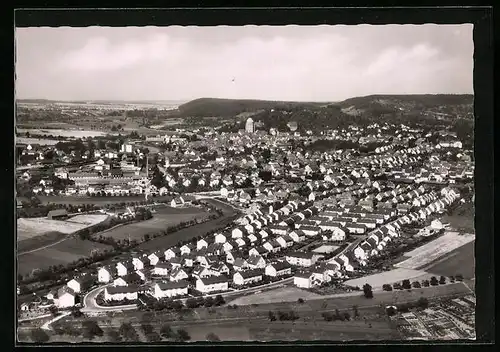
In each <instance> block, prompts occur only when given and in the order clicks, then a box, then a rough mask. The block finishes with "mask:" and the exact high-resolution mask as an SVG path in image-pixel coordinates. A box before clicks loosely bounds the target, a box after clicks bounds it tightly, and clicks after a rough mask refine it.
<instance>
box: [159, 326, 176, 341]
mask: <svg viewBox="0 0 500 352" xmlns="http://www.w3.org/2000/svg"><path fill="white" fill-rule="evenodd" d="M160 334H161V336H162V337H164V338H166V339H169V338H171V337H173V336H174V331H173V330H172V328H171V327H170V325H168V324H164V325H162V327H161V329H160Z"/></svg>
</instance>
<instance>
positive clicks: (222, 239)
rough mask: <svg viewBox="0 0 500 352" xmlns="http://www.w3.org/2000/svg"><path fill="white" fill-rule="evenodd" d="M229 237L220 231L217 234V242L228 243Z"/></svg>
mask: <svg viewBox="0 0 500 352" xmlns="http://www.w3.org/2000/svg"><path fill="white" fill-rule="evenodd" d="M226 241H227V237H226V235H225V234H223V233H218V234H216V235H215V243H226Z"/></svg>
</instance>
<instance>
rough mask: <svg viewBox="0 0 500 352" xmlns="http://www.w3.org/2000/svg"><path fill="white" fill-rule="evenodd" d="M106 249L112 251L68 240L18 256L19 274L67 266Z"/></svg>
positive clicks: (107, 247) (74, 239) (106, 246)
mask: <svg viewBox="0 0 500 352" xmlns="http://www.w3.org/2000/svg"><path fill="white" fill-rule="evenodd" d="M105 249H111V246H108V245H105V244H102V243H96V242H91V241H87V240H81V239H78V238H67V239H65V240H63V241H61V242H59V243H57V244H55V245H53V246H50V247H46V248H43V249H40V250H37V251H34V252H29V253H25V254H19V255H18V256H17V263H18V272H19V273H20V274H22V275H25V274H28V273H30V272H31V271H32V270H33V269H46V268H48V267H49V266H51V265H59V264H63V265H65V264H68V263H71V262H72V261H75V260H78V259H79V258H84V257H88V256H90V255H91V254H92V251H93V250H105Z"/></svg>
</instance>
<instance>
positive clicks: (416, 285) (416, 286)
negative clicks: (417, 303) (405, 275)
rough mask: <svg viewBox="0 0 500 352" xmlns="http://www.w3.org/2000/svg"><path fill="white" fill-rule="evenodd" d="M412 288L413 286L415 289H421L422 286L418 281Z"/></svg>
mask: <svg viewBox="0 0 500 352" xmlns="http://www.w3.org/2000/svg"><path fill="white" fill-rule="evenodd" d="M412 286H413V288H420V287H422V285H420V282H418V281H413V283H412Z"/></svg>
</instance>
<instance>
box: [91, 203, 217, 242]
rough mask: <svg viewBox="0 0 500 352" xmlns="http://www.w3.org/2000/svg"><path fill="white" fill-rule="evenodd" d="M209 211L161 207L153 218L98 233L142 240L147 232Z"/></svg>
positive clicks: (194, 217) (116, 237)
mask: <svg viewBox="0 0 500 352" xmlns="http://www.w3.org/2000/svg"><path fill="white" fill-rule="evenodd" d="M207 216H208V213H207V212H206V211H204V210H203V209H201V208H195V207H192V208H171V207H161V208H157V211H156V212H155V213H154V214H153V218H151V219H149V220H146V221H141V222H138V223H133V224H127V225H124V226H119V227H117V228H114V229H111V230H110V231H104V232H101V233H99V234H98V235H103V236H105V237H113V238H114V239H116V240H123V239H126V238H129V237H130V239H131V240H133V239H136V240H140V239H142V237H143V236H144V235H145V234H151V233H154V232H157V231H161V230H165V229H166V228H167V227H169V226H174V225H178V224H179V223H181V222H186V221H189V220H193V219H198V220H201V219H203V218H206V217H207Z"/></svg>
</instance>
